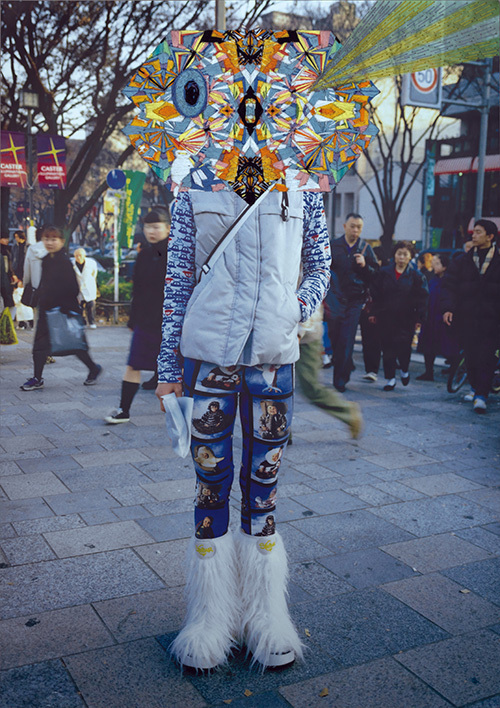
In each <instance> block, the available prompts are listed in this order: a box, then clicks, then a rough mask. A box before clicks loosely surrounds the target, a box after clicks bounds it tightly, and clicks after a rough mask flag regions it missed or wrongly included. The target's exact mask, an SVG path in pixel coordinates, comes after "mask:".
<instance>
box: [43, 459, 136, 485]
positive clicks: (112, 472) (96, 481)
mask: <svg viewBox="0 0 500 708" xmlns="http://www.w3.org/2000/svg"><path fill="white" fill-rule="evenodd" d="M57 476H58V477H59V479H60V480H61V481H62V482H64V484H65V485H66V487H67V488H68V489H69V490H70V491H72V492H81V491H85V490H87V489H97V488H99V489H109V488H110V487H121V486H136V487H137V486H139V485H140V484H142V483H143V482H149V481H150V480H149V478H148V477H146V475H145V474H142V473H141V472H139V470H137V469H136V468H135V467H132V465H129V464H126V463H125V464H122V465H102V466H99V467H87V468H86V469H79V470H65V471H62V472H58V473H57Z"/></svg>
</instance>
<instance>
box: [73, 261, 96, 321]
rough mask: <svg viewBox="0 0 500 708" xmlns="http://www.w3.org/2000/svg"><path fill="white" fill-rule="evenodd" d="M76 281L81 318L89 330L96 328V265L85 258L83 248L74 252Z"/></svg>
mask: <svg viewBox="0 0 500 708" xmlns="http://www.w3.org/2000/svg"><path fill="white" fill-rule="evenodd" d="M73 268H74V269H75V273H76V279H77V281H78V285H79V287H80V293H79V295H78V299H79V300H80V303H81V305H82V312H83V316H84V317H85V319H86V322H87V324H88V326H89V327H90V329H95V328H96V323H95V301H96V297H97V263H96V262H95V260H94V259H93V258H87V254H86V252H85V249H84V248H77V249H76V251H75V262H74V264H73Z"/></svg>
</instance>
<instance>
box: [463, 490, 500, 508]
mask: <svg viewBox="0 0 500 708" xmlns="http://www.w3.org/2000/svg"><path fill="white" fill-rule="evenodd" d="M460 496H461V497H463V498H464V499H469V500H470V501H473V502H475V503H476V504H481V506H485V507H486V508H488V509H492V510H493V511H496V512H500V489H480V490H478V491H475V492H466V493H464V494H461V495H460Z"/></svg>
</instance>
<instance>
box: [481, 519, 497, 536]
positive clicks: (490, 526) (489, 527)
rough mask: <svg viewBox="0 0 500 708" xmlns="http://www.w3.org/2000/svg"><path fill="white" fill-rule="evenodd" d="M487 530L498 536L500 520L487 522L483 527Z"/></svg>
mask: <svg viewBox="0 0 500 708" xmlns="http://www.w3.org/2000/svg"><path fill="white" fill-rule="evenodd" d="M484 528H485V529H486V530H487V531H490V532H491V533H495V534H496V535H497V536H500V522H495V523H493V524H488V525H487V526H485V527H484Z"/></svg>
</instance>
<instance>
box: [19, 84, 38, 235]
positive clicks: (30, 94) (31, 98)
mask: <svg viewBox="0 0 500 708" xmlns="http://www.w3.org/2000/svg"><path fill="white" fill-rule="evenodd" d="M19 105H20V106H21V108H25V109H26V110H27V111H28V138H27V141H26V142H27V143H28V179H27V187H28V205H29V225H30V226H32V225H33V186H34V185H33V143H32V137H31V131H32V128H33V121H32V118H33V113H32V112H33V111H36V110H37V109H38V106H39V104H38V94H37V93H35V92H34V91H30V90H29V89H23V90H22V91H20V92H19Z"/></svg>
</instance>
